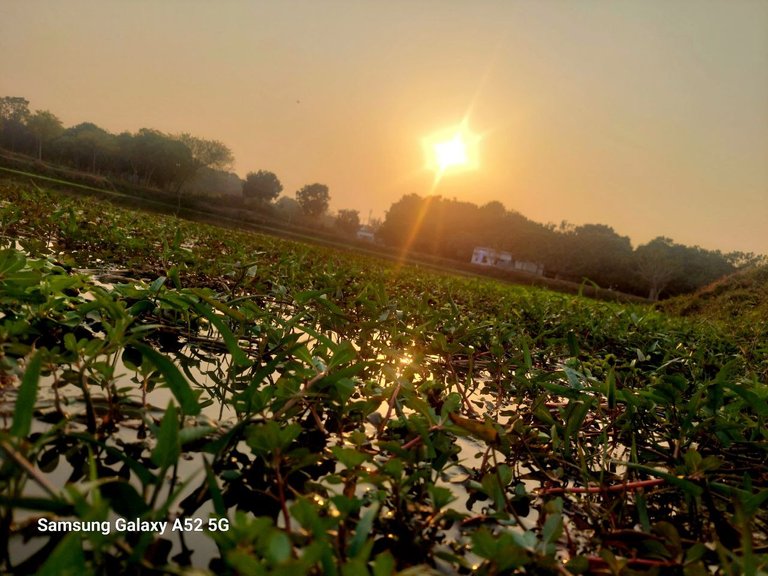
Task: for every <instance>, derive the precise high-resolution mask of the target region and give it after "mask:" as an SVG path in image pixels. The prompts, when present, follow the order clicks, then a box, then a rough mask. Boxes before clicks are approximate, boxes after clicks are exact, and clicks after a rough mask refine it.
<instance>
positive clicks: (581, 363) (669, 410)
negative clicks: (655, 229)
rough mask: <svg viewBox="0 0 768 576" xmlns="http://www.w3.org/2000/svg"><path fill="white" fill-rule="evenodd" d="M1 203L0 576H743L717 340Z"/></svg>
mask: <svg viewBox="0 0 768 576" xmlns="http://www.w3.org/2000/svg"><path fill="white" fill-rule="evenodd" d="M0 193H1V194H2V199H1V200H0V233H1V234H2V242H3V248H2V250H0V376H1V377H2V382H3V387H2V388H1V389H0V405H1V406H2V415H3V416H2V418H3V424H2V431H1V432H0V452H1V453H2V456H3V459H2V464H1V465H0V571H2V572H4V573H12V574H28V573H32V572H35V571H37V572H38V573H41V574H62V573H73V574H74V573H77V574H85V573H89V572H91V573H99V574H101V573H107V572H114V573H177V574H178V573H192V572H193V571H194V573H196V574H199V573H201V572H203V573H217V574H285V573H288V572H289V571H290V572H291V573H295V574H343V575H356V574H361V575H362V574H375V575H383V574H393V573H395V572H398V571H402V573H404V574H409V573H410V574H415V573H420V574H425V573H433V572H438V571H439V572H447V573H478V574H488V575H491V574H493V575H496V574H514V573H530V574H577V573H585V574H586V573H589V574H626V575H629V574H638V573H642V574H657V573H677V574H690V575H698V574H710V573H719V574H739V573H744V574H756V573H758V572H760V571H762V572H764V571H766V570H768V527H767V526H766V523H767V522H768V514H767V513H766V509H767V508H768V507H766V506H765V503H766V500H768V464H766V462H768V458H767V456H768V454H767V453H768V431H767V430H768V429H767V428H766V426H765V420H766V417H768V388H767V387H766V373H765V367H766V360H765V358H766V356H765V348H763V349H762V350H761V351H757V352H756V351H754V350H752V351H749V352H750V353H747V352H748V350H747V347H748V346H750V345H751V344H753V342H751V341H749V340H748V335H749V334H750V332H749V331H745V330H742V329H740V328H744V326H741V323H740V322H739V321H737V320H731V321H729V323H728V324H721V323H717V322H702V321H700V320H698V319H697V318H696V317H695V316H693V317H690V318H688V317H683V316H672V315H669V314H667V313H664V312H662V311H659V310H654V309H652V308H651V307H648V306H637V305H635V306H630V305H619V304H613V303H606V302H595V301H591V300H588V299H585V298H581V297H578V296H566V295H562V294H554V293H551V292H547V291H543V290H536V289H524V288H520V287H510V286H507V285H501V284H498V283H495V282H493V281H490V280H480V279H466V278H456V277H452V276H449V275H442V274H437V273H432V272H425V271H423V270H420V269H418V268H413V267H402V266H394V265H390V264H388V263H386V262H383V261H378V260H374V259H371V258H368V257H362V256H358V255H355V254H351V253H345V252H339V251H334V250H330V249H326V248H319V247H311V246H308V245H303V244H297V243H291V242H287V241H281V240H277V239H274V238H269V237H264V236H257V235H252V234H247V233H244V232H237V231H232V230H224V229H220V228H214V227H209V226H205V225H199V224H193V223H189V222H184V221H180V220H176V219H173V218H164V217H154V216H153V217H152V218H148V217H146V215H143V214H140V213H136V212H130V211H126V210H122V209H117V208H114V207H110V206H109V205H107V204H105V203H102V202H98V201H95V200H89V201H84V200H83V199H78V200H77V201H75V200H74V199H71V198H69V197H67V196H65V195H60V194H55V193H53V192H49V191H45V190H40V189H37V188H36V187H34V186H32V185H29V184H26V183H20V182H17V181H12V180H3V181H0ZM755 281H757V280H755ZM713 290H716V288H713ZM726 291H727V290H726V289H724V293H725V292H726ZM701 297H703V296H700V298H701ZM691 302H693V301H691ZM737 309H739V310H740V308H737ZM687 313H689V314H696V313H697V312H696V311H695V310H693V309H687ZM763 327H764V325H763ZM765 341H766V340H763V342H765ZM41 519H47V520H49V521H54V520H58V521H79V522H83V523H86V522H88V523H91V524H82V525H79V526H80V527H81V528H82V527H90V529H87V530H84V531H82V530H81V531H69V532H51V531H41V526H48V524H46V522H45V521H43V522H41ZM128 520H130V521H136V520H138V521H139V522H141V521H143V522H147V523H148V522H159V523H162V522H165V521H167V522H169V524H168V525H167V530H166V531H164V532H163V533H160V530H159V529H157V528H155V526H159V525H152V524H147V526H148V527H147V529H146V530H144V531H134V532H131V531H127V530H126V528H125V522H126V521H128ZM198 520H199V524H197V522H198ZM177 521H178V522H177ZM103 522H106V523H108V528H109V529H108V530H99V529H98V527H99V526H102V525H101V524H94V523H103ZM121 527H122V528H121ZM198 529H199V531H198Z"/></svg>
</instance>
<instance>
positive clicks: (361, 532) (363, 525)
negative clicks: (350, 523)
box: [349, 502, 379, 558]
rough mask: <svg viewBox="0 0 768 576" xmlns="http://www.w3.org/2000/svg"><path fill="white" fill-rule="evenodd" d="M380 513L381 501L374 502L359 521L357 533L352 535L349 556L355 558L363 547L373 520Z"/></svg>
mask: <svg viewBox="0 0 768 576" xmlns="http://www.w3.org/2000/svg"><path fill="white" fill-rule="evenodd" d="M378 514H379V503H378V502H374V503H373V504H372V505H371V507H370V509H369V510H368V511H367V512H366V513H365V514H364V515H363V517H362V518H361V519H360V522H358V523H357V528H356V529H355V535H354V536H353V537H352V542H351V543H350V545H349V556H350V557H352V558H354V557H355V556H357V554H358V553H359V552H360V551H361V550H362V549H363V545H364V544H365V541H366V540H367V539H368V535H369V534H370V533H371V528H373V521H374V520H375V519H376V516H377V515H378Z"/></svg>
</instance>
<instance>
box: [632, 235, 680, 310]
mask: <svg viewBox="0 0 768 576" xmlns="http://www.w3.org/2000/svg"><path fill="white" fill-rule="evenodd" d="M635 264H636V266H637V272H638V274H639V275H640V278H642V280H643V281H644V282H645V286H646V289H647V290H648V299H649V300H658V299H659V296H661V294H662V293H663V292H664V289H665V288H666V287H667V286H668V285H669V283H670V282H672V280H673V279H674V278H675V276H676V275H678V274H679V273H680V271H681V269H682V262H681V261H680V258H679V251H678V250H677V249H676V245H675V243H674V241H673V240H672V239H671V238H666V237H663V236H659V237H657V238H654V239H653V240H651V241H650V242H648V244H644V245H642V246H638V248H637V250H635Z"/></svg>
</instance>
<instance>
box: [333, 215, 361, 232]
mask: <svg viewBox="0 0 768 576" xmlns="http://www.w3.org/2000/svg"><path fill="white" fill-rule="evenodd" d="M336 228H338V229H339V230H341V231H342V232H344V233H345V234H349V235H350V236H352V235H354V234H356V233H357V231H358V229H359V228H360V213H359V212H358V211H357V210H339V212H338V213H337V214H336Z"/></svg>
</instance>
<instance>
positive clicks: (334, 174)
mask: <svg viewBox="0 0 768 576" xmlns="http://www.w3.org/2000/svg"><path fill="white" fill-rule="evenodd" d="M406 7H407V9H406ZM339 8H343V11H337V10H336V9H339ZM0 14H2V16H3V22H4V24H3V25H1V26H2V28H3V34H2V36H0V49H2V50H3V51H4V52H5V53H6V54H12V55H13V56H12V57H11V58H6V59H5V61H4V62H3V63H2V64H0V93H1V94H0V95H2V96H22V97H24V98H27V99H28V100H29V101H30V110H38V109H40V110H50V111H51V112H52V113H54V114H55V115H56V116H58V117H59V118H60V119H61V120H62V122H63V123H64V125H65V126H66V127H70V126H73V125H76V124H79V123H81V122H93V123H95V124H97V125H99V126H101V127H103V128H105V129H107V130H109V131H110V132H113V133H119V132H123V131H130V132H135V131H136V130H138V129H140V128H143V127H146V128H153V129H157V130H160V131H162V132H166V133H173V134H175V133H181V132H189V133H191V134H192V135H194V136H198V137H200V138H206V139H213V140H220V141H221V142H223V143H224V144H226V145H227V146H228V147H229V148H230V149H231V150H232V152H233V154H234V156H235V159H236V162H235V166H234V171H235V173H237V175H238V176H239V177H240V178H244V177H245V175H246V173H247V172H256V171H258V170H260V169H263V170H269V171H272V172H274V173H275V174H276V175H277V176H278V178H279V179H280V180H281V182H282V183H283V186H284V190H283V195H284V196H293V194H294V193H295V191H296V190H298V189H299V188H301V187H302V186H303V185H305V184H309V183H312V182H321V183H323V184H326V185H327V186H328V187H329V189H330V194H331V207H332V209H334V210H339V209H355V210H358V211H359V212H360V216H361V220H362V221H366V220H367V218H368V214H369V213H370V212H372V213H373V215H374V216H376V217H381V218H383V217H384V215H385V212H386V210H387V209H388V208H389V207H390V206H391V205H392V204H393V203H394V202H397V201H398V200H399V199H400V198H402V197H403V196H404V195H406V194H411V193H416V194H419V195H421V196H426V195H428V194H430V193H433V194H436V195H441V196H443V197H446V198H454V197H455V198H456V199H458V200H462V201H468V202H473V203H475V204H478V205H482V204H485V203H487V202H489V201H492V200H497V201H499V202H501V203H503V204H504V206H505V207H506V209H507V210H514V211H517V212H520V213H521V214H523V215H524V216H525V217H527V218H528V219H530V220H533V221H535V222H539V223H542V224H546V223H549V222H552V223H556V224H557V223H560V222H561V221H568V222H570V223H571V224H574V225H576V226H579V225H583V224H605V225H608V226H610V227H612V228H613V229H614V230H615V231H616V232H617V233H618V234H620V235H622V236H629V238H630V239H631V241H632V245H633V246H634V247H637V246H638V245H641V244H644V243H646V242H648V241H649V240H651V239H653V238H655V237H658V236H665V237H670V238H672V239H673V240H674V241H675V242H678V243H682V244H685V245H689V246H694V245H696V246H700V247H702V248H705V249H709V250H721V251H722V252H731V251H743V252H755V253H762V254H768V227H766V226H765V224H766V223H768V162H766V160H765V159H766V158H768V73H767V72H766V70H768V3H761V2H750V1H747V0H739V1H736V2H728V3H726V2H707V3H701V2H698V1H692V0H689V1H685V2H680V3H676V4H674V5H669V4H668V3H665V2H660V1H654V2H644V3H629V2H624V3H608V2H585V3H580V4H570V3H565V2H550V3H535V2H522V1H521V2H516V3H507V2H487V3H484V4H480V5H476V4H474V5H473V4H470V3H469V2H459V1H457V2H451V3H439V2H422V3H418V4H415V5H414V4H410V3H403V2H392V3H389V4H387V5H378V4H376V5H374V4H365V5H364V6H363V5H360V4H358V3H351V2H346V1H334V2H326V3H323V4H317V3H313V2H308V1H305V0H297V1H294V2H290V3H286V4H271V3H255V4H253V3H242V4H227V5H223V6H222V5H220V4H215V3H213V2H200V3H195V4H189V3H182V2H176V1H173V2H171V1H169V2H166V3H163V4H162V5H154V4H149V3H138V4H137V3H124V2H119V1H106V2H91V1H86V0H78V1H73V2H70V3H67V4H66V5H63V4H58V3H54V2H45V1H36V2H28V3H24V4H21V3H15V4H6V5H4V6H3V7H0ZM214 21H215V22H217V25H219V26H218V27H212V26H211V22H214ZM374 24H375V25H374ZM214 28H215V30H214ZM21 48H23V49H21ZM52 88H55V89H52ZM464 124H465V125H466V127H467V128H468V129H469V130H471V131H472V132H473V133H475V134H478V136H479V141H478V144H477V160H476V164H477V166H476V167H474V169H467V170H457V171H455V172H453V171H449V172H446V173H445V174H441V175H440V177H436V175H435V170H434V169H433V168H432V169H430V167H429V158H426V157H425V156H426V154H425V151H424V141H425V139H429V138H430V137H432V136H433V135H435V134H439V133H442V132H445V131H450V130H452V129H455V128H456V127H457V126H460V125H464Z"/></svg>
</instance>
